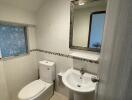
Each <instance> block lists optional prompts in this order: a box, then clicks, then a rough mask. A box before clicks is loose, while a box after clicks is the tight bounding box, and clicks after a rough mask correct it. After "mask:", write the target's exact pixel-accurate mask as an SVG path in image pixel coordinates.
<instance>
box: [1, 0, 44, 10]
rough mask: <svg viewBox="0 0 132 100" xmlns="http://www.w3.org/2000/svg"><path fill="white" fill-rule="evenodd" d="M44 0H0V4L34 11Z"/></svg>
mask: <svg viewBox="0 0 132 100" xmlns="http://www.w3.org/2000/svg"><path fill="white" fill-rule="evenodd" d="M44 1H45V0H0V4H1V3H4V4H8V5H11V6H14V7H18V8H21V9H25V10H29V11H33V12H36V11H37V10H38V9H39V8H40V7H41V6H42V4H43V2H44Z"/></svg>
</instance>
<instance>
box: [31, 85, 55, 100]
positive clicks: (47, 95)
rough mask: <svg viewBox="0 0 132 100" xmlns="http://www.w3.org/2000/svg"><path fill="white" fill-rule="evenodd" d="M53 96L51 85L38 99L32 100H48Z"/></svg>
mask: <svg viewBox="0 0 132 100" xmlns="http://www.w3.org/2000/svg"><path fill="white" fill-rule="evenodd" d="M52 96H53V85H51V86H50V87H49V88H48V89H47V90H45V92H44V93H42V94H41V95H40V96H39V97H37V98H35V99H33V100H50V98H51V97H52Z"/></svg>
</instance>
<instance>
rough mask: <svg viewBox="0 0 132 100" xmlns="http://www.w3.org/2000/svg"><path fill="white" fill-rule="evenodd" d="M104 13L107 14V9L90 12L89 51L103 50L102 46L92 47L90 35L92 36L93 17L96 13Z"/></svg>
mask: <svg viewBox="0 0 132 100" xmlns="http://www.w3.org/2000/svg"><path fill="white" fill-rule="evenodd" d="M102 13H105V14H106V11H105V10H104V11H95V12H92V13H91V14H90V24H89V35H88V46H87V47H88V49H89V51H93V52H100V51H101V48H100V49H99V48H90V37H91V30H92V17H93V15H94V14H102Z"/></svg>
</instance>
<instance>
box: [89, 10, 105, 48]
mask: <svg viewBox="0 0 132 100" xmlns="http://www.w3.org/2000/svg"><path fill="white" fill-rule="evenodd" d="M104 23H105V12H96V13H93V14H92V16H91V25H90V38H89V39H90V40H89V42H90V43H89V48H93V49H100V48H101V43H102V37H103V31H104Z"/></svg>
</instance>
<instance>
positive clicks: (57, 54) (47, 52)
mask: <svg viewBox="0 0 132 100" xmlns="http://www.w3.org/2000/svg"><path fill="white" fill-rule="evenodd" d="M34 51H38V52H42V53H46V54H51V55H56V56H61V57H66V58H72V59H76V60H81V61H86V62H90V63H96V64H98V63H99V62H98V61H93V60H88V59H83V58H78V57H73V56H71V55H67V54H62V53H57V52H52V51H47V50H40V49H32V50H30V52H34Z"/></svg>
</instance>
